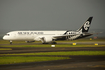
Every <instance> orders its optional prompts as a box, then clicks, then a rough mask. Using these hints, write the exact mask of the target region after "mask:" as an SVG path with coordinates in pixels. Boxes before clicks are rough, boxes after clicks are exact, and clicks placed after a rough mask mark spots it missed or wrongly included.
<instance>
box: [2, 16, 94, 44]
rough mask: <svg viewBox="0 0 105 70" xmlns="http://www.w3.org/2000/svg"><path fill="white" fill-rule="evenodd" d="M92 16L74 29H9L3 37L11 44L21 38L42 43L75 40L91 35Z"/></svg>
mask: <svg viewBox="0 0 105 70" xmlns="http://www.w3.org/2000/svg"><path fill="white" fill-rule="evenodd" d="M92 18H93V17H89V18H88V20H87V21H86V22H85V23H84V24H83V25H82V26H81V27H80V28H79V29H78V30H76V31H70V30H67V31H11V32H8V33H7V34H6V35H5V36H4V37H3V39H4V40H9V41H10V44H12V41H14V40H23V41H27V42H34V41H41V42H42V43H43V44H46V43H53V44H56V42H55V40H75V39H79V38H84V37H88V36H91V35H93V34H91V33H88V31H89V27H90V25H91V21H92Z"/></svg>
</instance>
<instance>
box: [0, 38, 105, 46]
mask: <svg viewBox="0 0 105 70" xmlns="http://www.w3.org/2000/svg"><path fill="white" fill-rule="evenodd" d="M56 42H58V43H62V42H70V43H71V42H105V39H104V38H103V39H92V40H90V39H89V38H84V39H77V40H72V41H71V40H64V41H56ZM13 43H14V44H19V43H26V42H25V41H13ZM33 43H41V42H40V41H35V42H33ZM0 44H1V45H2V44H9V41H7V40H0Z"/></svg>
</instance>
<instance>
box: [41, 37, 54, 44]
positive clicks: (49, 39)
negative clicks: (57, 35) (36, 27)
mask: <svg viewBox="0 0 105 70" xmlns="http://www.w3.org/2000/svg"><path fill="white" fill-rule="evenodd" d="M43 42H44V43H49V42H52V37H44V38H43Z"/></svg>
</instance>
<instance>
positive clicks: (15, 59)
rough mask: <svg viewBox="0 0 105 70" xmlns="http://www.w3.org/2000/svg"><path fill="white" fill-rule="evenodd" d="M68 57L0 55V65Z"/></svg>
mask: <svg viewBox="0 0 105 70" xmlns="http://www.w3.org/2000/svg"><path fill="white" fill-rule="evenodd" d="M62 59H70V58H69V57H16V56H15V57H5V56H4V57H0V65H3V64H15V63H27V62H41V61H52V60H62Z"/></svg>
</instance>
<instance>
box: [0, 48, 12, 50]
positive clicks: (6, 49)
mask: <svg viewBox="0 0 105 70" xmlns="http://www.w3.org/2000/svg"><path fill="white" fill-rule="evenodd" d="M0 50H12V49H11V48H0Z"/></svg>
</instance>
